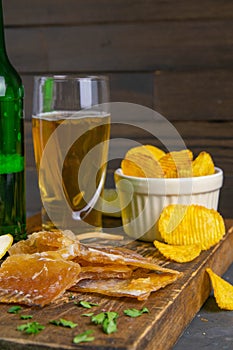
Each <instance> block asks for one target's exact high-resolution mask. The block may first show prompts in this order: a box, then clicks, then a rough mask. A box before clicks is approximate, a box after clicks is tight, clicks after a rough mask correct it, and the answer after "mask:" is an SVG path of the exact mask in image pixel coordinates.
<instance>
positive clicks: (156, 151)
mask: <svg viewBox="0 0 233 350" xmlns="http://www.w3.org/2000/svg"><path fill="white" fill-rule="evenodd" d="M148 152H150V153H148ZM136 153H140V154H147V155H148V154H150V155H151V156H152V157H154V159H155V160H159V159H160V158H162V157H163V156H164V155H165V154H166V153H165V152H164V151H162V150H161V149H160V148H158V147H155V146H152V145H142V146H137V147H133V148H130V149H129V150H128V151H127V153H126V155H125V158H126V159H127V158H129V157H130V156H131V155H132V154H136Z"/></svg>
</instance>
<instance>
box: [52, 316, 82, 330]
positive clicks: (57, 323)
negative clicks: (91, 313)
mask: <svg viewBox="0 0 233 350" xmlns="http://www.w3.org/2000/svg"><path fill="white" fill-rule="evenodd" d="M49 323H51V324H54V325H55V326H61V327H68V328H75V327H77V325H78V324H77V323H73V322H72V321H68V320H65V319H64V318H60V319H59V320H51V321H49Z"/></svg>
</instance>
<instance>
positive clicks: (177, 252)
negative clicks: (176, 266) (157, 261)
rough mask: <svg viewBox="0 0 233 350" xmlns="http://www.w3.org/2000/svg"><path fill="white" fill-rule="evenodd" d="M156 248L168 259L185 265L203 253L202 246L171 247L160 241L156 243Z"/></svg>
mask: <svg viewBox="0 0 233 350" xmlns="http://www.w3.org/2000/svg"><path fill="white" fill-rule="evenodd" d="M154 246H155V247H156V248H157V249H158V250H159V251H160V253H161V254H162V255H163V256H165V258H167V259H171V260H173V261H176V262H179V263H184V262H189V261H192V260H194V259H195V258H196V257H198V256H199V255H200V253H201V246H200V244H190V245H170V244H166V243H162V242H159V241H154Z"/></svg>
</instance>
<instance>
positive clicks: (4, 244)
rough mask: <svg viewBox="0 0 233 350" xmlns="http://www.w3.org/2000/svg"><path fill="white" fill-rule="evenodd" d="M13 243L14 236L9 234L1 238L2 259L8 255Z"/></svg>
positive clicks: (0, 256)
mask: <svg viewBox="0 0 233 350" xmlns="http://www.w3.org/2000/svg"><path fill="white" fill-rule="evenodd" d="M12 243H13V236H12V235H11V234H10V233H8V234H6V235H3V236H0V259H1V258H2V257H3V256H4V255H5V254H6V252H7V251H8V249H9V248H10V247H11V245H12Z"/></svg>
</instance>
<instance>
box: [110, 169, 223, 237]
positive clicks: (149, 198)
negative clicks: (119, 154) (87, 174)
mask: <svg viewBox="0 0 233 350" xmlns="http://www.w3.org/2000/svg"><path fill="white" fill-rule="evenodd" d="M114 179H115V184H116V189H117V191H118V195H119V201H120V207H121V214H122V222H123V227H124V231H125V233H126V234H127V235H128V236H129V237H131V238H133V239H139V240H143V241H147V242H153V241H154V240H155V239H157V240H162V239H161V236H160V233H159V231H158V228H157V221H158V219H159V216H160V214H161V212H162V210H163V208H164V207H166V206H167V205H169V204H185V205H190V204H199V205H202V206H205V207H207V208H213V209H215V210H217V209H218V202H219V193H220V189H221V187H222V185H223V171H222V170H221V169H220V168H217V167H215V173H214V174H213V175H207V176H199V177H189V178H170V179H164V178H141V177H134V176H127V175H124V174H123V173H122V170H121V169H117V170H116V171H115V173H114Z"/></svg>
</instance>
